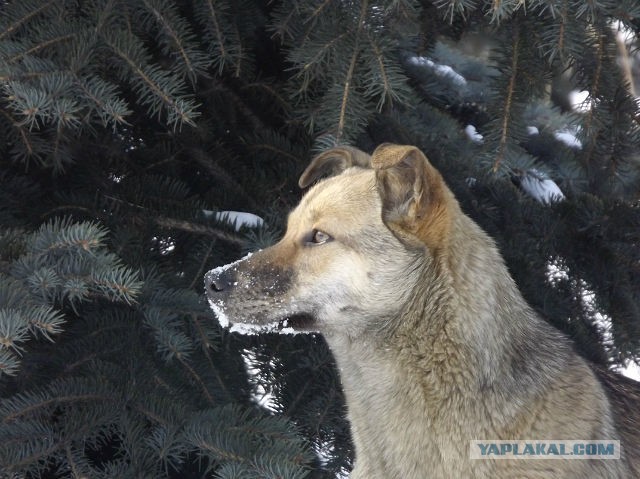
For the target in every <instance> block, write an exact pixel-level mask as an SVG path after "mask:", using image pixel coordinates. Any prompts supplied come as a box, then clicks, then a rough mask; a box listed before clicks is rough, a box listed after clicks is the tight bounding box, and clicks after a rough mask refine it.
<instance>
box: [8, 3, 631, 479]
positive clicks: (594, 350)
mask: <svg viewBox="0 0 640 479" xmlns="http://www.w3.org/2000/svg"><path fill="white" fill-rule="evenodd" d="M620 32H625V33H626V34H627V37H625V38H623V37H621V35H620ZM639 32H640V6H639V5H638V4H637V2H636V1H635V0H589V1H587V0H575V1H569V0H531V1H526V2H524V1H522V0H502V1H500V2H493V1H488V0H432V1H429V0H422V1H417V0H416V1H410V0H394V1H388V0H387V1H381V0H380V1H375V0H360V1H351V0H341V1H314V0H278V1H266V0H265V1H261V0H242V1H231V0H205V1H170V0H92V1H88V2H82V1H80V2H76V1H66V0H54V1H49V0H21V1H15V0H6V1H5V2H2V4H1V5H0V82H1V85H2V92H1V93H0V138H1V140H2V141H0V165H1V167H2V169H1V170H0V444H1V445H2V447H0V477H4V476H6V477H37V476H41V477H119V478H120V477H123V478H125V477H154V478H155V477H222V478H232V477H233V478H252V477H255V478H266V477H274V478H285V477H286V478H296V477H336V476H339V477H343V476H345V475H346V473H347V471H348V470H349V468H350V464H351V461H352V455H353V450H352V446H351V443H350V438H349V426H348V424H347V423H346V421H345V415H344V402H343V397H342V393H341V389H340V381H339V377H338V375H337V373H336V371H335V367H334V364H333V360H332V358H331V354H330V353H329V351H328V350H327V348H326V345H325V343H324V341H323V339H322V338H321V337H319V336H317V335H298V336H294V337H291V336H278V335H263V336H241V335H237V334H231V333H229V332H228V331H226V330H224V329H222V328H221V327H220V326H219V325H218V323H217V321H216V320H215V317H214V315H213V313H212V312H211V311H210V310H209V308H208V306H207V304H206V302H205V301H204V297H203V288H202V280H203V276H204V273H205V272H206V271H207V270H209V269H211V268H213V267H215V266H218V265H221V264H225V263H228V262H230V261H232V260H234V259H237V258H238V257H239V256H241V255H242V254H244V253H246V252H248V251H251V250H254V249H257V248H261V247H265V246H267V245H269V244H272V243H273V242H275V241H276V240H277V238H278V237H279V235H280V234H281V233H282V231H283V228H284V218H286V213H287V211H288V210H289V209H290V208H291V207H292V206H293V205H295V204H296V202H297V201H298V199H299V198H300V195H301V192H300V191H298V190H297V187H296V183H297V178H298V176H299V174H300V172H301V171H302V169H303V168H304V166H305V165H306V163H307V162H308V160H309V158H310V157H311V156H312V155H313V154H314V153H316V152H318V151H320V150H322V149H324V148H327V147H330V146H333V145H335V144H344V143H346V144H352V145H355V146H358V147H360V148H362V149H364V150H366V151H372V150H373V148H374V147H375V146H377V145H378V144H379V143H382V142H384V141H391V142H396V143H407V144H414V145H417V146H419V147H420V148H421V149H422V150H423V151H424V152H425V153H426V154H427V156H428V157H429V158H430V160H431V161H432V162H433V163H434V164H435V165H436V166H437V167H438V168H439V169H440V171H442V173H443V175H444V176H445V179H446V180H447V182H448V184H449V185H450V187H451V188H452V189H453V190H454V192H455V194H456V196H457V197H458V199H459V200H460V201H461V204H462V206H463V208H464V209H465V211H466V212H467V213H468V214H469V215H471V216H472V217H473V218H474V219H475V220H476V221H478V222H479V223H480V224H481V225H482V226H483V228H485V229H486V230H487V231H488V232H489V233H490V234H491V235H492V236H493V237H494V238H495V239H496V241H497V242H498V244H499V246H500V249H501V251H502V253H503V255H504V257H505V259H506V260H507V263H508V265H509V268H510V271H511V272H512V274H513V275H514V277H515V278H516V280H517V282H518V285H519V287H520V289H521V290H522V292H523V293H524V295H525V297H526V298H527V300H528V301H529V302H530V303H531V305H532V306H533V307H535V308H536V309H537V310H538V311H539V312H540V313H541V314H542V315H544V317H546V318H547V319H548V320H549V321H550V322H551V323H552V324H554V325H555V326H557V327H558V328H560V329H561V330H563V331H564V332H565V333H567V334H568V335H570V336H571V337H573V338H574V339H575V342H576V346H577V348H578V350H579V351H580V352H581V353H582V354H583V355H584V356H585V357H587V358H589V359H590V360H592V361H593V362H595V363H596V364H599V365H601V366H604V367H609V368H613V369H615V368H619V367H621V366H623V365H626V364H628V363H629V362H633V361H638V359H639V358H640V297H639V296H640V287H639V285H640V277H639V276H640V274H639V273H640V272H639V270H638V264H640V233H639V232H640V211H639V203H638V201H639V199H640V161H639V157H638V151H640V144H639V143H640V129H639V125H638V118H640V115H639V113H640V112H639V109H638V106H639V104H638V99H637V96H636V95H637V93H638V91H639V90H638V87H639V85H638V84H637V80H636V78H637V71H638V68H640V65H639V63H638V62H637V61H636V56H637V53H636V48H637V47H638V40H637V37H638V33H639ZM575 92H584V93H583V95H584V98H583V103H582V105H581V106H580V107H577V106H576V105H575V104H574V103H575V102H574V103H572V101H571V95H573V94H575ZM222 211H243V212H251V213H254V214H258V215H260V216H261V217H262V218H264V220H265V221H264V223H262V224H261V225H259V226H258V227H248V226H246V225H243V224H242V222H241V221H240V220H236V221H235V222H234V221H228V218H233V216H229V214H218V213H220V212H222ZM3 475H4V476H3Z"/></svg>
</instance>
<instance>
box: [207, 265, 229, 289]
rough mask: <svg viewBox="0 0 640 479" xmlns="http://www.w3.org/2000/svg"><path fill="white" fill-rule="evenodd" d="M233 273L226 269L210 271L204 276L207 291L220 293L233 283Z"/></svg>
mask: <svg viewBox="0 0 640 479" xmlns="http://www.w3.org/2000/svg"><path fill="white" fill-rule="evenodd" d="M235 282H236V281H235V275H234V274H233V273H231V272H229V271H228V270H225V271H215V270H214V271H210V272H209V273H207V276H206V286H207V292H208V293H210V294H216V293H222V292H224V291H227V290H228V289H230V287H231V286H233V285H234V284H235Z"/></svg>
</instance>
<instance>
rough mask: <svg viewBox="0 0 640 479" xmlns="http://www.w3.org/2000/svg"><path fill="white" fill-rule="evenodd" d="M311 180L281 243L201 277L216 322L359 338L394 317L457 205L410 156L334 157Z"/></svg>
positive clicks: (320, 159) (385, 149) (311, 169)
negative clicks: (451, 209) (454, 204)
mask: <svg viewBox="0 0 640 479" xmlns="http://www.w3.org/2000/svg"><path fill="white" fill-rule="evenodd" d="M327 175H328V176H329V177H328V178H326V179H322V180H320V179H321V177H323V176H327ZM318 180H320V181H318ZM316 181H318V182H317V184H315V186H313V187H312V188H310V189H309V191H308V192H307V193H306V195H305V196H304V197H303V198H302V200H301V202H300V204H299V205H298V206H297V207H296V208H295V209H294V210H293V211H292V212H291V214H290V215H289V219H288V225H287V232H286V234H285V235H284V237H283V238H282V240H280V241H279V242H278V243H277V244H275V245H274V246H272V247H270V248H267V249H265V250H262V251H259V252H257V253H254V254H253V255H250V256H248V257H246V258H244V259H242V260H240V261H237V262H235V263H232V264H231V265H227V266H223V267H219V268H216V269H214V270H211V271H209V272H208V273H207V275H206V277H205V287H206V290H207V296H208V299H209V302H210V304H211V306H212V308H213V309H214V310H215V311H216V313H217V314H218V317H219V319H221V321H223V322H224V321H226V318H228V320H229V321H230V322H232V323H235V324H238V323H240V324H241V326H240V328H239V329H246V328H250V327H256V326H258V327H266V328H267V329H273V330H278V329H280V330H281V329H284V328H287V329H286V330H287V331H288V330H289V328H292V329H293V330H294V331H318V332H322V333H325V334H336V333H342V334H347V335H349V336H357V335H359V333H361V332H363V331H364V330H366V329H368V328H381V327H384V325H385V323H386V322H388V321H389V318H392V317H395V316H397V314H398V312H399V310H400V309H401V308H402V307H403V305H405V304H406V303H407V302H408V301H410V299H411V295H412V290H411V287H409V285H412V284H416V283H417V282H418V277H419V275H420V274H422V272H423V271H424V268H425V266H429V265H432V264H433V263H434V259H435V258H436V257H437V256H438V255H439V254H440V252H441V251H443V249H444V248H446V246H447V245H446V242H447V239H448V234H449V233H448V232H449V228H450V224H451V218H450V211H449V204H450V203H451V202H452V201H455V200H453V196H452V195H451V193H450V192H449V190H448V189H447V187H446V186H445V184H444V182H443V180H442V178H441V176H440V174H439V173H438V172H437V171H436V170H435V169H434V168H433V166H431V165H430V164H429V162H428V161H427V159H426V157H425V156H424V155H423V154H422V153H421V152H420V151H419V150H418V149H417V148H415V147H411V146H400V145H392V144H384V145H381V146H380V147H378V148H377V149H376V150H375V151H374V152H373V154H372V155H371V156H369V155H367V154H366V153H364V152H362V151H360V150H357V149H355V148H351V147H341V148H334V149H331V150H329V151H327V152H324V153H322V154H320V155H318V156H317V157H315V158H314V159H313V160H312V161H311V163H310V165H309V166H308V167H307V169H306V170H305V171H304V173H303V174H302V176H301V177H300V182H299V183H300V186H301V187H303V188H304V187H306V186H308V185H310V184H312V183H314V182H316Z"/></svg>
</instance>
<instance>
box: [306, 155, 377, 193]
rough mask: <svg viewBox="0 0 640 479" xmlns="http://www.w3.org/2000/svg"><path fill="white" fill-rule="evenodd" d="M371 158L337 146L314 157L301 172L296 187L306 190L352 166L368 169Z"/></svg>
mask: <svg viewBox="0 0 640 479" xmlns="http://www.w3.org/2000/svg"><path fill="white" fill-rule="evenodd" d="M370 165H371V157H370V156H369V155H368V154H366V153H365V152H364V151H362V150H358V149H357V148H354V147H353V146H347V145H345V146H337V147H335V148H331V149H330V150H327V151H323V152H322V153H320V154H319V155H317V156H315V157H314V158H313V159H312V160H311V163H309V166H307V168H306V169H305V170H304V171H303V172H302V175H301V176H300V179H299V180H298V185H299V186H300V188H306V187H307V186H309V185H310V184H311V183H313V182H314V181H316V180H318V179H320V178H322V177H323V176H335V175H337V174H340V173H342V172H343V171H344V170H346V169H347V168H350V167H352V166H361V167H363V168H368V167H369V166H370Z"/></svg>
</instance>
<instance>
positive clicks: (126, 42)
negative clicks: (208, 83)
mask: <svg viewBox="0 0 640 479" xmlns="http://www.w3.org/2000/svg"><path fill="white" fill-rule="evenodd" d="M104 40H105V42H106V43H107V45H108V46H109V47H110V48H111V50H112V51H113V52H114V53H115V54H116V56H117V57H118V58H120V59H121V60H122V61H123V62H124V64H125V65H127V67H128V69H129V71H130V72H132V73H133V75H134V78H135V79H136V80H137V81H135V82H134V87H135V88H136V89H137V91H138V93H139V95H140V102H141V103H142V104H143V105H147V106H148V108H149V111H150V113H151V114H152V115H156V116H159V115H160V112H161V110H162V109H164V110H166V111H167V113H168V117H167V122H168V123H169V124H170V125H173V126H174V127H176V126H178V125H179V124H182V123H186V124H188V125H192V126H195V121H194V120H195V118H196V117H197V116H198V112H197V111H196V105H195V104H194V103H193V101H191V100H187V99H185V98H184V97H183V95H182V90H183V87H184V85H183V84H182V81H181V80H180V79H179V78H178V77H177V76H175V75H174V74H172V73H170V72H168V71H165V70H161V69H160V68H159V67H157V66H155V65H152V64H149V62H148V61H147V56H148V55H147V54H146V53H144V50H143V49H144V47H143V46H142V45H141V44H140V42H139V40H138V39H137V38H135V37H134V36H133V35H131V34H129V33H127V32H124V31H121V32H119V34H115V35H113V34H109V35H105V36H104Z"/></svg>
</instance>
